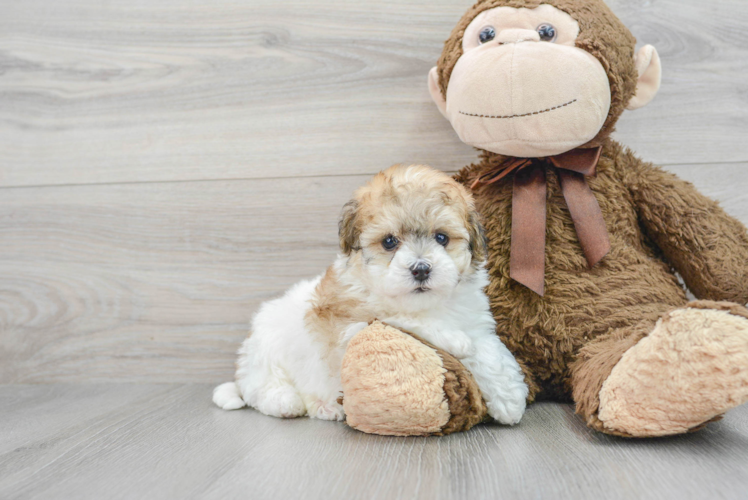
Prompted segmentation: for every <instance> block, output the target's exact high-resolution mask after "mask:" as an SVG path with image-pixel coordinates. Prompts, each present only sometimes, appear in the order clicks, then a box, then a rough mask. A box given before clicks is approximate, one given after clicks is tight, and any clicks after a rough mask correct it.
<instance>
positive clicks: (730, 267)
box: [618, 151, 748, 304]
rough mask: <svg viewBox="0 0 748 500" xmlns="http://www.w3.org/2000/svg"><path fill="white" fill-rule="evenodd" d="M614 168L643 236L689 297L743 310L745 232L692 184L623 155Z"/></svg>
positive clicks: (747, 268) (746, 295) (747, 280)
mask: <svg viewBox="0 0 748 500" xmlns="http://www.w3.org/2000/svg"><path fill="white" fill-rule="evenodd" d="M618 163H619V167H623V168H620V170H619V171H620V172H622V173H623V174H624V182H625V183H626V184H627V185H628V188H629V190H630V192H631V196H632V198H633V201H634V203H635V205H636V208H637V212H638V216H639V221H640V224H641V225H642V226H643V228H644V231H645V233H646V234H647V235H648V236H649V238H650V239H651V240H652V241H653V242H654V243H655V244H656V245H657V246H658V247H659V248H660V250H661V251H662V253H663V254H664V256H665V258H666V259H667V260H668V262H669V263H670V264H671V265H672V266H673V267H674V268H675V270H676V271H678V273H680V275H681V276H682V277H683V280H684V281H685V282H686V285H687V286H688V288H689V289H690V290H691V292H693V294H694V295H695V296H696V297H697V298H699V299H708V300H727V301H731V302H737V303H739V304H746V302H748V234H746V228H745V226H743V224H741V223H740V222H739V221H737V220H736V219H734V218H732V217H730V216H729V215H727V214H726V213H725V211H724V210H723V209H722V208H721V207H720V206H719V205H718V204H717V202H716V201H713V200H711V199H709V198H707V197H706V196H704V195H702V194H701V193H699V192H698V191H697V190H696V188H694V186H693V185H692V184H691V183H689V182H686V181H684V180H681V179H679V178H678V177H677V176H675V175H673V174H671V173H669V172H665V171H664V170H662V169H660V168H658V167H655V166H653V165H651V164H649V163H645V162H643V161H641V160H640V159H638V158H636V157H635V156H634V155H633V154H632V153H631V152H630V151H625V152H622V153H621V154H620V155H619V158H618ZM621 164H622V165H621Z"/></svg>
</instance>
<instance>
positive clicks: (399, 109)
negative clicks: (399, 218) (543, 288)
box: [0, 0, 748, 186]
mask: <svg viewBox="0 0 748 500" xmlns="http://www.w3.org/2000/svg"><path fill="white" fill-rule="evenodd" d="M471 3H472V0H458V1H455V0H428V1H426V0H411V1H409V2H399V1H392V0H387V1H376V2H374V1H366V2H347V1H344V0H314V1H305V2H277V1H275V0H251V1H250V0H244V1H235V0H210V1H208V0H199V1H192V2H184V1H181V0H161V1H159V2H152V1H148V0H132V1H128V2H124V3H122V2H119V3H118V2H103V3H102V2H100V1H97V0H76V1H73V2H62V3H60V2H57V3H55V2H50V1H49V0H24V1H23V2H17V1H13V0H4V1H0V9H1V10H2V12H3V15H2V16H0V101H1V102H2V106H0V137H2V139H1V140H0V186H27V185H49V184H54V185H64V184H86V183H111V182H138V181H163V180H203V179H233V178H259V177H262V178H265V177H295V176H309V175H321V174H323V175H331V174H336V175H337V174H359V173H367V174H370V173H374V172H376V171H378V170H379V169H380V168H382V167H383V166H388V165H390V164H392V163H396V162H421V163H429V164H432V165H434V166H435V167H438V168H441V169H445V170H455V169H458V168H460V167H461V166H463V165H465V164H467V163H469V162H471V161H472V160H473V159H474V158H475V152H474V151H473V150H472V149H471V148H469V147H467V146H466V145H464V144H462V143H460V142H459V140H458V139H457V137H456V135H455V134H454V132H453V131H452V130H451V128H450V126H449V124H448V123H447V122H446V121H445V120H444V119H443V118H442V117H441V116H440V115H439V113H438V112H437V111H436V108H435V106H433V104H431V102H430V99H429V96H428V93H427V91H426V84H425V82H426V74H427V72H428V70H429V68H430V67H431V66H433V65H434V64H435V61H436V60H437V58H438V56H439V53H440V51H441V47H442V42H443V40H444V39H445V38H446V37H447V36H448V34H449V32H450V30H451V28H452V26H453V24H454V23H455V22H456V20H457V19H458V18H459V17H460V15H461V14H462V12H463V11H464V10H465V8H466V7H467V6H468V5H470V4H471ZM609 3H610V5H611V7H612V9H613V10H614V11H615V12H617V13H618V14H619V15H620V17H621V18H622V19H623V21H624V22H625V23H626V24H627V25H628V26H629V27H630V28H631V30H632V31H633V32H634V34H635V35H636V36H637V37H638V38H639V39H640V40H641V42H644V43H652V44H654V45H656V46H657V47H658V49H659V51H660V54H661V55H662V61H663V65H664V77H663V86H662V90H661V93H660V95H659V96H658V98H657V99H656V100H655V101H654V102H653V103H652V104H650V105H649V106H648V107H646V108H644V109H642V110H640V111H637V112H632V113H627V114H626V115H625V116H624V117H623V119H622V121H621V123H620V126H619V131H618V133H617V137H618V138H619V139H620V140H621V141H622V142H624V143H626V144H627V145H629V146H631V147H632V148H634V149H635V150H637V151H638V152H639V153H640V154H642V156H643V157H645V158H646V159H648V160H651V161H655V162H658V163H662V164H682V163H707V162H714V161H719V162H723V161H731V162H737V161H748V143H746V141H745V140H744V138H745V134H746V131H748V98H747V97H746V96H748V81H746V79H745V78H744V76H743V75H744V74H745V73H746V71H747V70H748V44H745V43H742V39H743V36H742V34H743V31H744V27H745V25H746V24H748V7H747V6H746V3H745V2H744V0H718V1H715V2H704V1H700V0H654V1H652V0H634V1H631V0H610V1H609Z"/></svg>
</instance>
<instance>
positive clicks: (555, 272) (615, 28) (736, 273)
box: [437, 0, 748, 435]
mask: <svg viewBox="0 0 748 500" xmlns="http://www.w3.org/2000/svg"><path fill="white" fill-rule="evenodd" d="M540 4H550V5H552V6H555V7H556V8H558V9H560V10H562V11H564V12H566V13H568V14H570V15H571V16H572V17H573V18H574V19H576V20H577V21H578V23H579V27H580V34H579V37H578V39H577V42H576V45H577V47H579V48H581V49H584V50H586V51H587V52H589V53H590V54H592V55H593V56H595V57H596V58H597V59H598V60H599V61H600V62H601V64H602V65H603V67H604V68H605V70H606V72H607V74H608V79H609V81H610V88H611V94H612V102H611V108H610V112H609V115H608V118H607V120H606V122H605V125H604V126H603V128H602V129H601V130H600V132H599V134H598V135H597V137H596V138H595V139H594V140H593V141H591V142H590V143H589V144H588V146H597V145H601V146H603V154H602V158H601V160H600V163H599V165H598V169H597V176H596V177H594V178H589V179H588V182H589V185H590V187H591V189H592V191H593V192H594V193H595V196H596V198H597V200H598V203H599V204H600V208H601V210H602V213H603V217H604V219H605V223H606V226H607V228H608V229H609V234H610V242H611V250H610V252H609V254H608V255H607V256H606V257H605V258H604V259H603V260H602V261H601V262H600V263H599V264H598V265H597V266H595V267H594V268H593V269H588V267H587V264H586V261H585V258H584V254H583V253H582V250H581V247H580V245H579V241H578V239H577V235H576V232H575V229H574V225H573V222H572V219H571V216H570V214H569V211H568V209H567V206H566V203H565V202H564V199H563V195H562V193H561V190H560V186H559V179H558V174H557V173H556V171H555V170H554V169H550V168H549V169H547V172H546V176H547V186H548V192H547V208H546V211H547V229H546V249H545V258H546V262H545V296H543V297H540V296H538V295H536V294H535V293H533V292H532V291H530V290H529V289H527V288H525V287H524V286H522V285H520V284H519V283H517V282H515V281H513V280H511V279H510V278H509V254H510V252H509V250H510V237H511V208H512V185H513V180H514V179H513V177H514V174H510V175H508V176H507V177H505V178H504V179H503V180H501V181H499V182H497V183H495V184H491V185H483V186H480V187H478V188H477V189H476V190H475V191H474V196H475V200H476V206H477V208H478V210H479V212H480V213H481V215H482V217H483V224H484V227H485V228H486V232H487V237H488V270H489V274H490V277H491V284H490V285H489V287H488V295H489V297H490V300H491V307H492V309H493V312H494V316H495V318H496V322H497V324H498V327H497V332H498V334H499V336H500V337H501V339H502V340H503V341H504V343H505V344H506V345H507V347H508V348H509V349H510V350H511V351H512V352H513V353H514V354H515V355H516V356H517V358H518V361H519V363H520V366H521V367H522V369H523V370H524V372H525V374H526V380H527V383H528V385H529V387H530V395H529V401H530V402H532V401H533V400H535V399H537V398H554V399H560V400H570V399H572V398H573V399H574V400H575V401H576V402H577V411H578V412H579V413H580V414H582V415H583V416H584V418H585V419H586V420H587V422H588V424H589V425H590V426H591V427H593V428H595V429H597V430H601V431H603V432H608V433H611V434H619V435H628V434H627V433H626V432H625V430H623V429H610V428H605V426H604V425H603V423H602V422H600V420H599V419H598V411H599V409H600V407H599V405H600V396H599V394H600V391H601V388H602V386H603V384H604V382H605V381H606V379H607V378H608V377H609V376H610V374H611V372H612V370H613V368H614V367H615V366H616V364H617V363H618V362H619V361H620V360H621V358H622V357H623V355H624V354H625V353H626V352H627V351H628V350H629V349H630V348H632V347H633V346H635V345H636V344H637V342H638V341H639V340H641V339H642V338H644V337H646V336H647V335H648V334H649V333H650V332H651V331H652V329H653V328H654V326H655V323H656V322H657V320H658V319H659V318H660V317H661V316H662V315H663V314H665V313H668V312H669V311H672V310H675V309H678V308H682V307H684V306H686V303H687V299H686V294H685V290H684V287H683V286H682V285H681V284H680V283H679V281H678V278H677V277H676V275H675V272H678V273H679V274H680V275H681V276H682V277H683V280H684V281H685V283H686V285H687V286H688V287H689V288H690V289H691V290H692V291H693V293H694V294H695V295H696V296H697V297H698V298H702V299H710V300H718V301H722V300H728V301H733V302H738V303H740V304H745V303H746V301H748V234H746V230H745V228H744V227H743V225H742V224H740V222H738V221H736V220H734V219H733V218H731V217H729V216H728V215H727V214H725V212H724V211H723V210H722V209H721V208H720V207H719V206H718V205H717V203H716V202H714V201H712V200H709V199H708V198H706V197H704V196H702V195H701V194H700V193H698V192H697V191H696V190H695V189H694V188H693V186H691V185H690V184H689V183H687V182H684V181H682V180H680V179H678V178H677V177H676V176H674V175H672V174H669V173H667V172H664V171H662V170H661V169H659V168H657V167H654V166H653V165H651V164H649V163H645V162H643V161H641V160H640V159H638V158H636V157H635V156H634V155H633V154H632V153H631V152H630V151H628V150H627V149H625V148H623V147H622V146H621V145H619V144H618V143H616V142H614V141H612V140H611V139H609V135H610V133H611V132H612V131H613V127H614V125H615V123H616V121H617V120H618V118H619V117H620V115H621V113H622V112H623V110H624V109H625V106H626V105H627V103H628V101H629V100H630V99H631V97H632V96H633V94H634V92H635V90H636V79H637V72H636V69H635V67H634V46H635V39H634V37H633V36H632V35H631V33H630V32H629V31H628V30H627V29H626V27H625V26H623V24H622V23H621V22H620V21H619V20H618V19H617V18H616V16H615V15H614V14H613V13H612V12H611V11H610V9H609V8H608V7H607V6H606V5H605V4H604V3H603V2H602V1H601V0H479V1H478V3H476V4H475V5H474V6H473V7H472V8H471V9H469V10H468V12H467V13H466V14H465V15H464V16H463V18H462V19H461V20H460V21H459V23H458V24H457V26H456V27H455V29H454V30H453V31H452V34H451V36H450V38H449V40H447V42H446V43H445V46H444V50H443V52H442V55H441V58H440V59H439V63H438V66H437V72H438V75H439V84H440V87H441V91H442V94H443V95H444V96H446V91H447V86H448V85H449V79H450V75H451V73H452V70H453V68H454V66H455V64H456V63H457V60H458V59H459V58H460V56H461V55H462V47H461V43H462V36H463V33H464V31H465V28H466V27H467V26H468V25H469V24H470V22H471V21H472V20H473V18H475V16H476V15H478V14H479V13H480V12H483V11H485V10H487V9H492V8H494V7H500V6H508V7H515V8H521V7H527V8H534V7H537V6H538V5H540ZM508 160H509V159H508V158H506V157H504V156H501V155H498V154H494V153H489V152H485V151H483V152H482V153H481V160H480V162H479V163H477V164H474V165H470V166H468V167H466V168H464V169H462V171H460V172H459V173H458V174H457V176H456V179H457V180H458V181H460V182H462V183H464V184H465V185H466V186H470V185H471V184H472V182H473V181H474V180H475V179H476V178H477V177H479V176H480V175H481V174H484V173H487V172H489V171H495V169H496V168H498V167H500V166H501V165H502V164H503V163H505V162H507V161H508ZM714 304H715V303H712V305H713V307H714V309H721V310H724V308H725V307H727V306H725V305H724V304H722V305H719V306H717V305H714ZM693 307H702V308H708V307H709V306H708V305H704V304H703V303H702V304H701V305H696V306H693ZM735 307H736V308H739V306H735ZM733 309H735V308H733ZM730 312H732V310H731V311H730ZM738 315H739V314H738ZM696 427H699V426H696Z"/></svg>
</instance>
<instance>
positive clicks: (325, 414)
mask: <svg viewBox="0 0 748 500" xmlns="http://www.w3.org/2000/svg"><path fill="white" fill-rule="evenodd" d="M307 410H308V412H309V416H310V417H312V418H318V419H320V420H337V421H338V422H342V421H343V420H345V411H343V405H341V404H340V403H338V402H337V401H327V402H325V401H322V400H318V401H315V402H314V403H312V405H311V407H310V408H308V409H307Z"/></svg>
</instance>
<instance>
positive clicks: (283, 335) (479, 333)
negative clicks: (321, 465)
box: [213, 165, 527, 424]
mask: <svg viewBox="0 0 748 500" xmlns="http://www.w3.org/2000/svg"><path fill="white" fill-rule="evenodd" d="M340 246H341V250H342V252H341V254H340V255H339V256H338V258H337V259H336V261H335V263H334V264H333V265H332V266H330V267H329V268H328V269H327V272H326V273H325V274H324V275H322V276H320V277H318V278H316V279H314V280H311V281H302V282H300V283H298V284H296V285H295V286H294V287H293V288H291V289H290V290H289V291H288V292H287V293H286V294H285V295H284V296H283V297H281V298H279V299H275V300H272V301H269V302H266V303H265V304H263V305H262V307H261V308H260V310H259V311H258V312H257V314H256V315H255V317H254V319H253V321H252V329H251V333H250V336H249V337H248V338H247V339H246V340H245V341H244V343H243V344H242V346H241V348H240V349H239V353H238V354H239V359H238V361H237V370H236V377H235V381H234V382H228V383H225V384H222V385H220V386H218V387H216V389H215V390H214V392H213V401H214V402H215V404H216V405H218V406H220V407H221V408H223V409H225V410H233V409H236V408H241V407H243V406H245V404H246V405H249V406H252V407H254V408H256V409H257V410H259V411H261V412H262V413H265V414H267V415H273V416H276V417H300V416H302V415H309V416H310V417H314V418H320V419H325V420H343V419H344V418H345V414H344V412H343V407H342V406H341V405H340V404H339V403H338V402H337V400H338V397H339V396H340V395H341V391H342V387H341V381H340V367H341V362H342V358H343V354H344V352H345V347H346V345H347V343H348V341H349V340H350V339H351V338H352V337H353V336H354V335H355V334H356V333H358V332H359V331H360V330H361V329H363V328H364V327H366V326H367V324H368V323H369V322H370V321H372V320H374V319H378V320H380V321H382V322H383V323H386V324H389V325H391V326H394V327H397V328H400V329H402V330H403V331H406V332H410V333H413V334H416V335H418V336H420V337H421V338H423V339H425V340H427V341H428V342H431V343H432V344H433V345H435V346H437V347H439V348H441V349H443V350H445V351H447V352H449V353H450V354H452V355H454V356H455V357H457V358H459V359H460V360H461V361H462V363H463V364H464V365H465V367H466V368H467V369H468V370H470V372H471V373H472V374H473V377H474V378H475V381H476V382H477V383H478V387H480V390H481V392H482V393H483V397H484V399H485V400H486V403H487V406H488V413H489V415H490V416H491V417H493V418H494V419H495V420H497V421H499V422H501V423H504V424H515V423H517V422H519V420H520V418H521V417H522V414H523V413H524V410H525V399H526V398H527V386H526V385H525V382H524V376H523V374H522V372H521V370H520V367H519V365H518V364H517V362H516V361H515V359H514V356H512V354H511V353H510V352H509V350H508V349H507V348H506V347H505V346H504V344H502V343H501V341H500V340H499V337H498V336H497V335H496V332H495V330H496V324H495V322H494V319H493V316H492V315H491V311H490V309H489V304H488V298H487V297H486V295H485V293H484V291H483V290H484V288H485V287H486V285H488V275H487V272H486V270H485V268H484V264H485V258H486V242H485V238H484V235H483V230H482V228H481V226H480V223H479V219H478V213H477V212H476V210H475V206H474V204H473V200H472V197H471V196H470V193H469V192H468V191H467V190H466V189H465V188H464V187H463V186H462V185H460V184H458V183H457V182H455V181H454V180H453V179H452V178H451V177H449V176H447V175H446V174H444V173H441V172H439V171H437V170H434V169H431V168H429V167H425V166H400V165H396V166H394V167H391V168H389V169H387V170H385V171H383V172H380V173H379V174H377V175H376V176H375V177H374V178H373V179H371V180H370V181H369V182H368V183H367V184H366V185H365V186H363V187H361V188H359V189H358V190H357V191H356V193H355V195H354V198H353V200H351V201H350V202H349V203H347V204H346V205H345V207H344V208H343V215H342V219H341V221H340Z"/></svg>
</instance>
